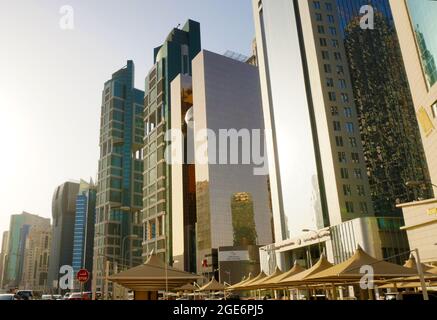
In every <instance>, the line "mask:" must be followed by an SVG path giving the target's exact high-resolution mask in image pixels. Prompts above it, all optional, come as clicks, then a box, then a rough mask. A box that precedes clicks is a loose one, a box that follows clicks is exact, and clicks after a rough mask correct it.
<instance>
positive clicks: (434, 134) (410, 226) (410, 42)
mask: <svg viewBox="0 0 437 320" xmlns="http://www.w3.org/2000/svg"><path fill="white" fill-rule="evenodd" d="M390 5H391V7H392V10H393V16H394V20H395V26H396V29H397V31H398V37H399V43H400V47H401V51H402V56H403V59H404V62H405V69H406V72H407V76H408V81H409V84H410V88H411V95H412V98H413V102H414V109H415V111H416V116H417V120H418V122H419V128H420V133H421V137H422V142H423V147H424V150H425V155H426V161H427V163H428V169H429V172H430V178H429V179H428V180H424V181H411V182H410V183H409V185H410V187H411V188H413V189H416V190H417V189H418V190H424V189H426V187H427V185H429V184H430V183H432V184H433V186H434V198H433V199H427V200H423V201H414V202H409V203H404V204H401V205H399V207H400V208H402V209H403V213H404V219H405V227H404V229H405V230H406V231H407V234H408V240H409V242H410V247H411V248H417V249H418V250H419V252H420V256H421V259H422V260H423V261H425V262H428V263H437V246H436V245H435V243H436V241H435V240H436V238H435V235H436V234H437V199H436V198H435V194H436V192H437V81H436V80H437V74H436V68H435V63H436V61H437V38H436V33H435V30H436V29H437V20H436V19H435V17H436V15H437V2H436V1H427V0H423V1H417V0H406V1H396V0H390Z"/></svg>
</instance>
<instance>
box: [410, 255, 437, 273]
mask: <svg viewBox="0 0 437 320" xmlns="http://www.w3.org/2000/svg"><path fill="white" fill-rule="evenodd" d="M420 265H421V266H422V270H423V272H427V271H428V270H430V269H432V267H431V266H427V265H426V264H423V263H421V264H420ZM404 267H405V268H410V269H414V270H417V262H416V258H415V257H414V256H413V255H411V256H410V259H408V260H407V261H405V264H404Z"/></svg>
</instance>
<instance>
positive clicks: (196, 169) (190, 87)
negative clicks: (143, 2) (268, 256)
mask: <svg viewBox="0 0 437 320" xmlns="http://www.w3.org/2000/svg"><path fill="white" fill-rule="evenodd" d="M233 56H235V57H241V55H240V56H238V55H233ZM192 70H193V71H192V77H190V76H187V75H180V76H178V77H177V78H176V79H175V80H173V82H172V84H171V96H172V110H171V112H172V118H173V121H172V127H171V128H172V129H173V130H175V131H176V134H177V133H178V132H182V133H183V138H180V139H175V140H172V142H171V150H172V160H174V162H173V161H172V188H173V200H172V218H173V222H174V223H173V226H172V233H173V247H172V249H173V256H174V258H175V260H177V261H179V262H180V263H181V264H182V266H181V267H184V268H190V269H188V270H189V271H196V272H198V273H202V274H208V276H212V275H214V274H215V273H216V271H217V270H218V269H219V268H220V264H221V263H222V262H229V261H230V260H229V259H231V258H229V255H228V253H229V251H232V250H233V249H235V251H237V252H238V254H237V260H234V262H235V261H236V262H237V264H238V263H239V262H241V265H245V263H247V265H249V264H250V263H249V262H250V261H249V260H251V259H249V257H250V254H249V252H251V249H250V248H249V247H251V246H252V247H255V249H256V246H258V245H265V244H269V243H271V241H272V235H271V228H270V223H271V211H270V208H269V195H268V185H267V175H266V173H267V172H265V171H263V170H261V169H262V167H263V164H265V162H264V163H259V162H262V161H258V160H259V158H256V156H260V157H261V156H263V155H264V153H263V151H264V150H263V149H264V148H263V146H264V124H263V117H262V109H261V95H260V88H259V74H258V69H257V67H255V66H253V65H250V64H249V63H246V62H244V61H240V60H235V59H233V58H230V57H227V56H224V55H219V54H216V53H212V52H209V51H206V50H203V51H201V52H200V53H199V54H198V55H197V56H196V57H195V58H194V60H193V62H192ZM205 132H207V133H208V134H207V136H206V135H205ZM257 147H259V149H258V148H257ZM206 150H208V151H206ZM257 152H259V153H261V154H258V153H257ZM255 154H256V156H255ZM181 155H183V156H181ZM202 155H204V156H205V158H203V157H202ZM264 160H266V159H264ZM257 169H260V171H257ZM193 198H194V201H195V203H194V204H193ZM224 247H226V251H227V252H228V253H223V254H222V256H220V249H221V248H224ZM254 251H257V250H254ZM234 259H235V257H234ZM238 259H240V260H238ZM193 264H194V267H193ZM247 265H246V266H245V267H244V268H243V267H241V268H238V270H234V271H233V273H234V275H233V277H234V279H241V277H239V272H240V271H241V272H242V273H241V276H243V275H244V274H245V272H246V274H247V273H248V272H249V271H248V270H247V268H246V267H247ZM222 271H223V272H224V270H222ZM223 272H222V273H223Z"/></svg>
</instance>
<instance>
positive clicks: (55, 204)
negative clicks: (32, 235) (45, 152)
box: [48, 182, 79, 288]
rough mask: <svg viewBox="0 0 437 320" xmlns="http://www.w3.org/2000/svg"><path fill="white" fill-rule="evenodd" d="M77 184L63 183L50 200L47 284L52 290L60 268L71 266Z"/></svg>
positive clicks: (56, 283)
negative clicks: (50, 221) (51, 223)
mask: <svg viewBox="0 0 437 320" xmlns="http://www.w3.org/2000/svg"><path fill="white" fill-rule="evenodd" d="M78 192H79V183H76V182H65V183H64V184H62V185H60V186H58V187H57V188H56V189H55V192H54V194H53V199H52V218H53V225H52V243H51V247H50V262H49V275H48V283H49V286H51V287H53V288H57V287H58V283H59V277H60V276H62V275H60V274H59V271H60V268H61V267H62V266H64V265H67V266H71V265H72V259H71V254H72V252H73V234H74V221H75V215H76V196H77V193H78Z"/></svg>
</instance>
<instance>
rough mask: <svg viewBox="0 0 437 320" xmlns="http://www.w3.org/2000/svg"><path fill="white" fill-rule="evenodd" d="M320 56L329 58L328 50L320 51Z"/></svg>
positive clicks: (324, 58) (325, 58)
mask: <svg viewBox="0 0 437 320" xmlns="http://www.w3.org/2000/svg"><path fill="white" fill-rule="evenodd" d="M322 58H323V60H329V52H328V51H322Z"/></svg>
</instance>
